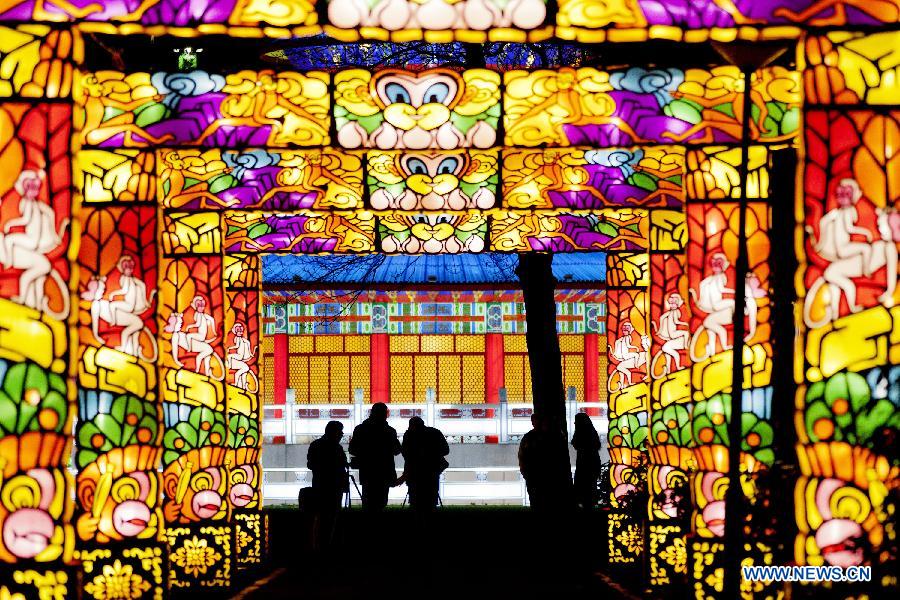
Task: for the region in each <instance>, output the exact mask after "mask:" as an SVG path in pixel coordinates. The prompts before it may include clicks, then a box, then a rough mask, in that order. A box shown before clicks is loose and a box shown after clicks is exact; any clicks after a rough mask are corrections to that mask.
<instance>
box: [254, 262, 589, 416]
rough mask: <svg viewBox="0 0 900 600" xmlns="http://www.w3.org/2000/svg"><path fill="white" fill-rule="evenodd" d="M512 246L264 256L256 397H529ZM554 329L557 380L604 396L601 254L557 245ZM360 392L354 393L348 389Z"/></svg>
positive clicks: (455, 400) (339, 400)
mask: <svg viewBox="0 0 900 600" xmlns="http://www.w3.org/2000/svg"><path fill="white" fill-rule="evenodd" d="M516 262H517V261H516V260H515V257H514V256H508V255H499V256H495V255H491V254H473V255H434V256H428V255H426V256H390V257H387V258H386V259H385V260H383V261H378V264H377V265H375V264H367V262H364V263H362V264H358V265H353V264H348V265H342V264H341V262H340V261H337V260H327V259H324V258H322V257H314V258H311V259H310V258H304V257H293V256H274V255H273V256H269V257H266V259H265V260H264V262H263V281H264V287H263V289H264V298H263V304H264V310H263V336H264V337H263V345H262V348H263V358H264V361H263V364H264V365H265V366H264V370H263V372H262V377H263V380H265V381H272V382H274V385H272V386H271V387H269V389H268V390H267V392H266V394H265V395H264V396H263V397H264V402H267V403H275V404H283V403H284V402H285V396H286V389H291V390H292V398H293V401H294V402H295V403H300V404H307V403H308V404H328V403H334V404H349V403H351V402H353V401H354V397H355V394H356V393H362V395H363V398H364V401H365V402H366V403H369V402H393V403H409V402H424V401H425V397H426V390H428V389H429V388H430V389H432V390H434V392H435V394H436V397H435V399H436V401H437V402H438V403H447V404H461V403H496V402H498V400H499V393H500V390H501V389H504V390H506V395H507V399H508V400H509V401H510V402H530V401H531V375H530V368H529V366H528V353H527V348H526V344H525V315H524V302H523V299H522V292H521V290H519V289H517V288H518V286H519V283H518V280H517V279H516V277H515V273H514V269H515V266H516ZM553 268H554V275H555V276H556V278H557V280H558V282H559V283H558V286H559V287H558V290H557V292H556V302H557V330H558V332H559V334H560V346H561V349H562V352H563V373H564V379H565V381H564V384H565V386H566V387H573V388H575V390H576V399H577V401H580V402H592V403H593V402H599V401H601V400H605V399H606V396H607V392H606V335H605V333H606V294H605V279H606V278H605V270H606V257H605V255H604V254H603V253H591V252H588V253H581V254H557V255H555V256H554V266H553ZM356 390H360V392H356Z"/></svg>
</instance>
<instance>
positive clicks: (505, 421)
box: [497, 387, 509, 444]
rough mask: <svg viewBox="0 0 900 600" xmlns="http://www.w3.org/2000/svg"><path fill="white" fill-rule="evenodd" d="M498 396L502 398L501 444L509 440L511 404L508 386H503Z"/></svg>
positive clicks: (500, 410) (498, 391)
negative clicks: (507, 393) (509, 402)
mask: <svg viewBox="0 0 900 600" xmlns="http://www.w3.org/2000/svg"><path fill="white" fill-rule="evenodd" d="M497 396H498V399H499V400H500V409H499V412H500V415H499V416H500V435H499V436H498V437H499V441H500V443H501V444H506V443H508V442H509V404H508V403H507V396H506V388H505V387H502V388H500V389H499V390H497Z"/></svg>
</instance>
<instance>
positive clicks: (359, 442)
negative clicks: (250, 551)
mask: <svg viewBox="0 0 900 600" xmlns="http://www.w3.org/2000/svg"><path fill="white" fill-rule="evenodd" d="M387 416H388V409H387V405H385V404H384V403H382V402H378V403H376V404H373V405H372V409H371V411H370V412H369V417H368V418H367V419H366V420H365V421H363V422H362V423H360V424H359V425H357V426H356V428H355V429H354V430H353V435H352V436H351V437H350V446H349V450H350V456H351V461H350V462H349V463H348V462H347V454H346V453H345V452H344V448H343V447H342V446H341V439H342V438H343V437H344V425H343V424H342V423H341V422H340V421H330V422H329V423H328V424H327V425H326V426H325V434H324V435H323V436H322V437H320V438H318V439H317V440H315V441H314V442H313V443H312V444H310V446H309V450H308V452H307V458H306V463H307V467H308V468H309V470H310V471H312V488H311V492H312V494H311V498H310V500H309V501H308V502H311V504H312V505H311V506H308V507H307V508H309V509H311V512H314V513H315V514H316V517H317V518H316V520H315V522H314V526H313V527H314V531H313V537H314V539H317V540H319V541H320V542H321V540H322V536H325V535H327V536H329V537H330V535H331V532H332V531H333V529H334V521H335V518H336V516H337V513H338V510H339V509H340V507H341V501H342V500H343V497H344V494H345V493H348V492H349V484H350V481H351V478H352V477H351V475H350V473H349V467H352V468H354V469H358V470H359V482H360V484H361V485H362V492H361V494H360V495H361V497H362V506H363V509H365V510H368V511H380V510H382V509H384V507H385V506H387V503H388V494H389V492H390V489H391V488H392V487H396V486H398V485H401V484H403V483H405V484H406V486H407V488H408V490H409V505H410V507H411V508H412V509H413V510H416V511H422V512H427V511H430V510H432V509H434V508H435V507H436V506H437V504H438V502H439V496H438V489H439V482H440V476H441V472H443V471H444V469H446V468H447V467H448V466H449V463H448V462H447V459H446V458H445V457H446V456H447V455H448V454H449V453H450V447H449V446H448V445H447V440H446V439H445V438H444V434H442V433H441V432H440V431H439V430H437V429H435V428H434V427H427V426H426V425H425V422H424V421H423V420H422V418H421V417H412V418H411V419H410V420H409V428H408V429H407V430H406V433H404V434H403V443H402V444H401V443H400V440H399V439H398V438H397V431H396V430H395V429H394V428H393V427H391V426H390V425H389V424H388V422H387ZM398 454H402V455H403V459H404V467H403V473H402V475H401V476H400V477H397V469H396V466H395V465H394V457H395V456H397V455H398ZM326 532H328V533H327V534H326Z"/></svg>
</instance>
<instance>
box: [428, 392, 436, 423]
mask: <svg viewBox="0 0 900 600" xmlns="http://www.w3.org/2000/svg"><path fill="white" fill-rule="evenodd" d="M436 396H437V394H436V393H435V389H434V388H433V387H427V388H425V425H427V426H428V427H434V404H435V398H436Z"/></svg>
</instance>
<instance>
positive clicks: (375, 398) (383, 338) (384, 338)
mask: <svg viewBox="0 0 900 600" xmlns="http://www.w3.org/2000/svg"><path fill="white" fill-rule="evenodd" d="M389 341H390V340H389V338H388V334H386V333H373V334H372V335H371V336H369V369H370V370H369V382H370V385H371V386H372V403H375V402H390V401H391V347H390V343H389Z"/></svg>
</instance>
